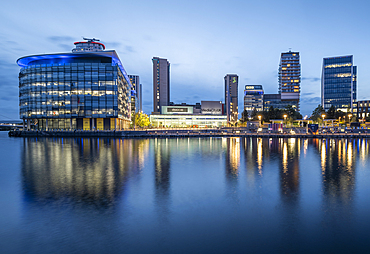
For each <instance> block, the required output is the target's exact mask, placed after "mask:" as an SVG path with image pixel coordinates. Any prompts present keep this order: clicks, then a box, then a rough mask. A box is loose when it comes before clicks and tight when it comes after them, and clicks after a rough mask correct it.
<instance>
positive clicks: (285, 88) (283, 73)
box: [279, 51, 301, 111]
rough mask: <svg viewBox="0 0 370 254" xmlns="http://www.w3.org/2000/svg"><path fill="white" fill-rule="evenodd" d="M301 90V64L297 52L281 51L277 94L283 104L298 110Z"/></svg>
mask: <svg viewBox="0 0 370 254" xmlns="http://www.w3.org/2000/svg"><path fill="white" fill-rule="evenodd" d="M300 92H301V65H300V63H299V52H291V51H289V52H286V53H281V58H280V64H279V94H281V101H282V102H283V103H284V104H287V105H291V106H293V108H295V109H296V110H297V111H299V97H300Z"/></svg>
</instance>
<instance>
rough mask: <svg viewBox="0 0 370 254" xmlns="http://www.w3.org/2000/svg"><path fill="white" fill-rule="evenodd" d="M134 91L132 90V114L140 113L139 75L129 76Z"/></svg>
mask: <svg viewBox="0 0 370 254" xmlns="http://www.w3.org/2000/svg"><path fill="white" fill-rule="evenodd" d="M128 77H129V79H130V82H131V85H132V90H131V114H133V113H136V112H140V111H141V107H140V97H141V94H140V86H141V85H140V78H139V76H137V75H128Z"/></svg>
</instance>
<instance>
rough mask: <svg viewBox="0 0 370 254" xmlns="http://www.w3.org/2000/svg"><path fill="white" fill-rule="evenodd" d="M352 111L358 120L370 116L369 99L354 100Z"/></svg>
mask: <svg viewBox="0 0 370 254" xmlns="http://www.w3.org/2000/svg"><path fill="white" fill-rule="evenodd" d="M352 112H353V114H354V115H356V116H357V118H358V119H359V120H360V121H363V120H365V119H366V118H368V117H369V116H370V100H362V101H356V102H354V103H353V111H352Z"/></svg>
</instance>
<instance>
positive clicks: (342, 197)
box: [0, 138, 369, 253]
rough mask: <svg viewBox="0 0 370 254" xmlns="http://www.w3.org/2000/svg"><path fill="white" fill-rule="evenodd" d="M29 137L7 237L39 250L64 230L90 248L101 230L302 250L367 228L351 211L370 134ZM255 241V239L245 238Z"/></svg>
mask: <svg viewBox="0 0 370 254" xmlns="http://www.w3.org/2000/svg"><path fill="white" fill-rule="evenodd" d="M19 140H20V139H18V140H17V142H19ZM23 140H24V142H23V143H22V146H21V147H22V149H21V151H20V161H21V168H20V169H21V171H20V172H21V183H22V190H21V195H22V197H23V200H22V201H19V202H22V204H25V207H26V209H23V210H22V212H23V214H22V216H23V217H22V218H25V219H24V220H23V221H22V220H20V221H21V222H20V224H19V225H20V226H19V227H14V228H15V229H14V230H13V234H12V235H11V237H12V238H13V239H17V234H18V232H25V233H24V234H23V235H24V238H23V239H30V240H28V242H27V244H29V245H31V246H33V247H34V251H33V252H34V253H39V252H41V251H40V249H38V246H42V247H45V246H46V251H44V252H51V253H52V252H53V249H52V247H50V246H57V247H59V246H60V244H59V245H58V241H59V239H63V237H65V236H67V237H68V239H67V240H66V241H65V242H74V243H75V245H74V246H71V247H70V248H68V247H64V248H65V249H62V251H61V252H65V253H68V252H73V250H75V249H77V248H75V246H81V245H84V246H88V247H86V250H87V251H85V252H88V253H91V252H93V251H94V248H93V247H90V246H94V247H96V246H97V243H98V242H99V240H100V239H102V238H103V241H102V242H104V244H105V245H102V246H106V245H107V246H114V248H115V247H116V246H119V247H117V249H118V250H120V252H122V250H126V249H128V250H129V251H127V252H132V253H141V252H150V251H152V252H165V251H166V250H169V251H172V253H174V252H181V251H178V250H179V249H178V248H179V247H178V246H180V245H183V242H184V241H185V242H187V243H189V245H188V246H185V247H182V246H181V247H182V248H187V247H188V249H186V250H187V251H182V252H189V253H191V252H197V251H198V252H205V253H206V252H217V250H221V249H222V251H223V252H227V250H229V247H230V246H231V245H232V244H230V243H235V245H234V246H238V244H241V245H243V244H244V243H245V246H244V245H243V248H242V249H244V250H245V249H249V250H251V252H271V253H274V251H275V250H277V249H279V250H281V252H284V253H289V252H295V253H300V252H302V249H299V247H297V246H299V244H302V243H303V245H302V246H306V247H307V246H313V247H312V248H315V244H316V242H320V243H321V244H322V245H325V244H326V243H332V242H335V241H336V239H334V238H335V237H337V236H338V234H337V232H342V233H343V232H347V231H348V229H350V230H352V231H350V232H351V233H353V235H355V236H356V237H357V238H359V239H361V236H362V235H363V234H361V232H360V231H356V228H361V223H359V222H357V220H354V219H353V218H356V219H357V218H360V219H358V221H361V220H364V219H365V221H367V220H366V218H367V217H368V216H367V214H368V213H367V212H368V211H367V210H368V205H367V203H366V202H363V203H362V204H361V205H358V204H357V202H359V201H358V200H359V199H360V198H359V194H358V193H359V191H362V194H361V195H362V200H365V201H367V196H368V193H367V192H368V188H367V185H366V177H369V176H368V172H366V168H368V167H366V165H367V164H368V163H369V159H368V158H369V144H368V142H367V140H358V139H354V140H350V139H349V140H345V139H327V140H321V139H265V138H199V139H198V138H179V139H148V140H146V139H129V140H126V139H46V138H45V139H36V138H28V139H27V138H26V139H23ZM16 156H18V154H17V153H16ZM361 164H362V165H363V169H362V170H361V167H360V170H359V165H360V166H361ZM15 172H16V173H18V172H19V171H15ZM16 173H15V174H16ZM359 173H360V174H362V175H361V176H362V177H360V176H359ZM364 177H365V178H364ZM364 179H365V180H364ZM361 181H362V186H361V184H359V182H360V183H361ZM356 188H357V189H356ZM361 188H362V189H361ZM4 193H6V192H4ZM355 200H356V202H354V201H355ZM50 204H51V205H50ZM356 206H357V207H356ZM71 207H72V208H73V209H74V208H76V207H77V208H81V207H82V208H83V209H75V210H73V212H71V210H70V208H71ZM362 207H365V209H364V208H362ZM84 208H87V209H84ZM110 208H112V209H110ZM116 208H117V209H116ZM5 209H7V207H5ZM356 209H357V210H358V209H362V211H361V213H358V212H357V211H356ZM96 211H98V212H96ZM356 213H357V214H356ZM354 214H356V215H357V216H358V217H355V216H354ZM361 215H363V216H362V217H361ZM65 225H67V226H65ZM351 225H352V226H353V227H352V228H350V227H349V226H351ZM364 225H366V223H364ZM71 227H74V228H75V230H74V233H73V232H72V233H71V230H70V228H71ZM51 228H52V229H51ZM363 228H365V226H363ZM54 229H56V230H54ZM77 229H78V230H77ZM80 229H82V230H80ZM91 229H92V230H91ZM0 230H1V229H0ZM338 230H339V231H338ZM340 230H342V231H340ZM3 231H4V232H5V230H3ZM8 231H9V228H8V229H7V230H6V232H8ZM44 232H48V233H49V232H52V236H51V237H50V238H47V237H45V236H46V234H48V233H44ZM220 232H221V233H220ZM32 235H36V237H33V238H32V237H29V236H32ZM333 235H335V236H334V237H333ZM83 236H86V237H83ZM342 236H346V235H345V234H342ZM74 238H77V239H82V240H80V241H79V242H78V241H74ZM35 239H37V240H38V241H41V244H39V242H37V241H34V240H35ZM40 239H41V240H40ZM43 239H48V240H43ZM50 239H51V240H50ZM92 239H93V240H92ZM194 239H197V242H196V241H195V240H194ZM245 239H249V242H248V243H246V241H245ZM286 239H290V241H285V240H286ZM307 239H309V240H307ZM311 239H313V240H311ZM341 240H345V239H344V237H342V238H341ZM42 241H43V242H42ZM48 241H53V244H48ZM112 241H113V243H114V244H113V245H109V243H111V242H112ZM348 241H349V240H348ZM33 242H35V244H33ZM65 242H64V243H65ZM194 242H196V243H195V244H194ZM254 242H258V244H257V245H258V246H257V247H256V248H253V247H255V246H252V245H248V244H250V243H254ZM266 242H268V243H269V244H268V245H266V244H264V243H266ZM85 243H86V244H85ZM32 244H33V245H32ZM99 244H100V242H99ZM197 244H198V245H197ZM64 246H69V245H67V244H65V245H64ZM127 246H129V248H127ZM209 246H211V247H209ZM266 246H267V247H266ZM292 246H293V247H292ZM248 247H251V248H248ZM112 248H113V247H112ZM212 248H213V249H212ZM292 248H293V249H292ZM302 248H303V247H302ZM310 248H311V247H308V249H307V252H309V251H311V252H313V251H314V250H313V249H312V248H311V249H310ZM327 249H330V248H327ZM99 250H101V251H100V252H103V251H104V250H102V249H99ZM305 250H306V249H305ZM112 252H114V251H112ZM231 252H232V251H231Z"/></svg>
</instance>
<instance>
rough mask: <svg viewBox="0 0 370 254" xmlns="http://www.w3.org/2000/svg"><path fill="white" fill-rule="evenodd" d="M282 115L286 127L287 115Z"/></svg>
mask: <svg viewBox="0 0 370 254" xmlns="http://www.w3.org/2000/svg"><path fill="white" fill-rule="evenodd" d="M283 117H284V122H285V127H286V118H287V117H288V115H286V114H285V115H283Z"/></svg>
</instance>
